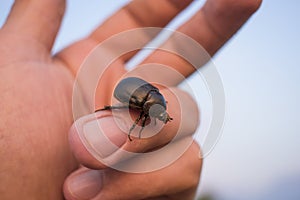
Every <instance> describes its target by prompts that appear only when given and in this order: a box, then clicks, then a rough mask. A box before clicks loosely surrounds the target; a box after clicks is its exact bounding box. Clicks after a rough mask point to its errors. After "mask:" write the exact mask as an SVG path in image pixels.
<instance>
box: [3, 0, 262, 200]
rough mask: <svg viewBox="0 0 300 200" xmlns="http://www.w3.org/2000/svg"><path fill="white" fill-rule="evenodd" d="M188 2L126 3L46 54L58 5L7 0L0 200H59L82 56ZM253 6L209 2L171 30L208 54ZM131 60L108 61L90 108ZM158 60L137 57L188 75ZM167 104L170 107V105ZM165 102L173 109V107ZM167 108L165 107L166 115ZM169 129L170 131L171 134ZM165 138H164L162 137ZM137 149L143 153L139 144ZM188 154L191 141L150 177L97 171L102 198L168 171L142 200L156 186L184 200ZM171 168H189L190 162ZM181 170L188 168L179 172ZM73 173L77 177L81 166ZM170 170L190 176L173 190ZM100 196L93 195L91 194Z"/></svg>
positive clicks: (162, 21)
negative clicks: (110, 69)
mask: <svg viewBox="0 0 300 200" xmlns="http://www.w3.org/2000/svg"><path fill="white" fill-rule="evenodd" d="M188 3H189V1H180V2H179V1H178V2H177V1H164V2H161V3H160V4H159V5H157V4H154V3H153V2H152V1H134V2H132V3H131V4H130V5H129V6H127V7H126V8H125V9H122V10H121V11H119V12H118V13H116V14H115V15H114V16H112V17H111V18H110V19H109V20H107V21H106V22H105V23H104V24H103V25H102V26H100V27H98V28H97V29H96V30H95V31H94V32H93V33H92V34H91V35H90V36H88V37H87V38H85V39H83V40H81V41H79V42H77V43H75V44H73V45H71V46H70V47H68V48H66V49H64V50H62V51H61V52H60V53H59V54H58V55H56V56H54V57H53V56H51V48H52V45H53V42H54V40H55V37H56V33H57V31H58V28H59V25H60V23H61V18H62V16H63V12H64V6H65V2H64V1H63V0H44V1H38V0H33V1H16V2H15V5H14V7H13V9H12V11H11V13H10V15H9V17H8V20H7V22H6V24H5V25H4V26H3V27H2V29H1V31H0V44H1V49H0V51H1V58H0V82H1V83H0V92H1V94H2V98H1V103H0V107H1V112H0V131H1V132H0V146H1V151H0V158H1V161H2V164H1V166H0V172H1V173H0V199H20V198H22V199H41V197H42V198H43V199H62V198H63V197H62V194H61V189H60V188H61V186H62V183H63V182H64V179H65V177H66V176H67V175H68V174H69V173H70V172H71V171H72V170H74V169H75V168H76V167H77V163H76V161H75V160H74V158H73V156H72V154H71V153H70V151H69V147H68V142H67V132H68V129H69V127H70V126H71V124H72V121H73V118H72V109H71V103H72V86H73V81H74V77H75V75H76V73H77V70H78V69H79V66H80V65H81V63H82V61H83V59H84V58H85V57H86V56H87V55H88V54H89V53H90V51H91V50H92V49H93V48H94V47H95V46H96V45H97V44H98V43H100V42H101V41H103V40H105V39H106V38H108V37H110V36H111V35H114V34H116V33H119V32H121V31H124V30H128V29H132V28H137V27H145V26H157V27H164V26H165V25H166V24H167V23H168V22H169V21H170V20H171V19H172V18H173V17H174V16H175V15H176V14H177V13H178V12H180V11H181V10H182V9H183V8H184V7H185V6H186V5H187V4H188ZM259 3H260V2H259V1H250V0H249V1H243V2H236V1H232V0H209V1H208V2H207V3H206V6H205V7H204V8H203V9H202V10H201V11H199V13H198V14H197V15H196V16H195V17H194V18H193V19H192V20H191V21H190V22H188V23H186V24H185V25H184V26H182V27H181V28H180V29H179V31H181V32H183V33H185V34H187V35H188V36H190V37H192V38H194V39H195V40H196V41H198V42H199V43H200V44H201V45H202V46H203V47H204V48H206V49H207V51H208V52H209V53H210V54H211V55H213V54H214V53H215V52H216V51H217V50H218V49H219V48H220V47H221V46H222V45H223V44H224V43H225V42H226V41H227V40H228V39H229V38H230V37H231V36H232V35H233V34H234V33H235V32H236V31H237V30H238V29H239V28H240V26H241V25H242V24H243V23H244V22H245V21H246V20H247V19H248V17H249V16H250V15H251V14H252V13H253V12H254V11H255V10H256V9H257V8H258V6H259ZM147 11H148V13H147ZM149 12H150V13H149ZM152 13H155V14H152ZM120 19H122V21H123V23H122V25H120V23H119V21H120ZM195 24H197V26H195ZM198 27H201V30H199V31H198ZM195 28H196V30H195ZM131 56H132V55H129V54H128V55H127V56H125V57H122V58H120V59H118V60H117V61H116V62H115V66H118V67H116V69H117V70H115V71H114V73H113V74H112V73H111V76H107V77H111V78H110V79H109V80H104V81H107V82H108V83H111V84H110V87H108V92H107V93H106V94H107V96H106V97H105V96H104V97H101V98H103V99H99V102H96V103H97V107H100V106H102V105H104V104H107V101H109V97H108V96H109V95H110V94H111V92H112V90H113V88H112V87H113V85H114V83H116V82H117V80H118V79H119V78H120V77H121V76H122V75H123V74H124V73H125V72H126V71H125V70H124V68H123V64H124V63H125V62H126V61H127V60H128V59H129V58H130V57H131ZM162 58H166V57H165V55H163V52H159V51H157V52H155V53H154V54H152V56H150V57H149V58H148V59H147V60H145V63H147V62H156V63H162V64H165V65H168V66H174V69H177V70H178V71H179V72H181V73H182V74H183V75H185V76H188V75H189V74H190V73H192V72H193V69H191V68H190V67H189V66H188V65H187V64H186V63H185V62H184V61H183V60H181V59H180V58H176V57H174V55H173V56H172V57H171V58H170V57H168V58H170V59H162ZM180 66H186V67H182V68H181V67H180ZM115 72H117V73H115ZM170 96H171V95H170ZM167 97H168V98H169V96H167ZM168 101H169V100H168ZM171 103H173V102H171V101H170V104H171ZM173 105H176V102H174V104H173ZM171 108H172V107H171V105H170V110H171ZM172 123H173V122H172ZM173 124H176V122H174V123H173ZM169 127H170V126H169ZM166 129H167V126H166ZM170 132H171V133H172V134H173V131H170ZM73 133H76V132H73ZM172 134H171V136H172ZM74 135H75V136H76V134H74ZM171 136H170V135H169V138H171ZM162 139H164V138H162ZM165 139H166V140H167V139H168V138H165ZM71 145H72V147H73V149H74V150H75V152H76V150H78V149H80V145H81V143H80V140H79V141H78V140H77V143H76V142H75V141H74V142H73V143H71ZM141 146H142V145H141ZM81 147H82V145H81ZM141 149H145V146H142V147H141ZM8 155H9V156H8ZM76 155H77V157H78V159H79V161H80V162H82V163H84V164H86V165H90V166H94V167H96V168H98V169H100V168H101V167H103V166H101V163H99V161H95V160H92V159H93V157H92V156H91V155H90V154H89V153H87V152H83V153H82V155H81V156H80V155H78V153H77V154H76ZM196 156H198V147H197V145H195V144H194V143H193V145H191V146H190V148H189V149H188V150H187V151H186V152H185V154H184V155H183V156H182V157H181V158H180V159H179V160H177V161H176V162H175V163H174V164H173V165H171V166H169V167H168V168H165V169H163V170H162V171H157V172H153V174H141V175H138V176H136V175H134V174H126V173H122V172H116V171H114V170H111V169H105V170H103V171H100V172H99V173H101V174H106V175H107V177H115V178H116V179H110V182H109V183H108V182H106V183H108V184H107V185H106V186H107V188H110V189H111V191H109V190H108V193H106V194H105V195H108V196H109V198H113V194H114V191H115V188H116V186H115V184H117V183H119V184H123V183H125V182H126V183H131V184H132V185H131V186H132V187H130V188H123V189H124V193H126V194H127V197H126V198H127V199H134V198H135V196H134V195H135V193H136V192H137V190H135V189H137V188H136V187H138V185H137V184H134V183H135V182H134V181H137V182H136V183H141V182H138V179H139V180H147V179H148V178H149V180H153V179H151V178H150V177H152V178H153V177H159V178H160V176H161V175H162V174H164V175H166V176H167V175H168V174H169V176H167V177H165V179H159V181H157V182H156V183H157V184H153V185H151V188H150V187H148V188H146V189H147V190H146V192H149V193H148V196H147V197H155V195H159V196H160V195H161V194H160V193H157V192H155V188H156V189H157V188H159V189H163V187H160V186H162V185H163V186H164V189H166V190H165V192H163V195H164V196H172V194H177V195H175V196H173V197H174V198H175V197H176V198H178V197H180V194H181V195H183V194H184V195H186V197H187V198H186V199H189V198H192V196H193V195H194V192H195V188H196V185H197V182H198V176H194V175H195V174H198V173H199V171H197V170H200V167H199V166H200V165H201V161H200V160H199V159H198V160H197V159H195V157H196ZM86 158H90V160H89V159H86ZM176 163H190V165H182V164H176ZM99 164H100V165H99ZM172 167H173V168H172ZM189 168H192V170H187V169H189ZM193 169H197V170H193ZM80 170H81V172H82V170H88V169H80ZM164 170H166V171H164ZM177 170H180V171H183V172H185V173H186V174H187V175H190V176H191V177H192V179H186V181H187V182H183V183H180V184H179V185H176V184H178V183H179V182H178V181H177V180H176V179H172V178H174V177H170V176H172V173H173V172H174V171H177ZM76 173H77V174H78V173H79V172H75V173H74V174H72V175H71V176H70V178H69V179H68V180H67V182H66V184H65V186H66V187H65V188H66V190H65V194H66V196H68V198H72V197H71V196H72V195H71V194H76V188H74V187H73V188H72V189H73V191H70V190H68V189H71V187H68V184H69V183H70V181H69V180H71V177H73V178H74V177H75V176H76ZM95 173H98V172H95ZM148 175H149V176H148ZM187 177H189V176H187ZM195 177H197V178H196V179H195ZM119 178H120V179H119ZM132 181H133V182H132ZM160 181H161V182H160ZM170 181H174V185H173V184H170ZM96 182H97V181H96ZM97 183H98V184H99V182H97ZM158 183H159V184H158ZM172 183H173V182H172ZM110 185H112V186H111V187H110ZM117 185H118V184H117ZM108 186H109V187H108ZM77 189H78V188H77ZM88 189H89V188H86V189H85V191H86V192H87V193H88V194H89V195H94V194H92V192H93V191H91V193H89V190H88ZM126 189H128V191H126ZM129 189H131V190H129ZM144 189H145V188H144ZM168 189H169V190H168ZM16 191H17V192H16ZM156 191H157V190H156ZM160 191H161V190H160ZM97 192H98V191H97ZM141 192H144V191H143V190H141ZM100 194H101V192H100V193H99V194H98V195H100ZM102 195H103V194H102ZM124 198H125V197H124ZM107 199H108V198H107Z"/></svg>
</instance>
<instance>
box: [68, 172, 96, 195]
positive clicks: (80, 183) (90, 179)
mask: <svg viewBox="0 0 300 200" xmlns="http://www.w3.org/2000/svg"><path fill="white" fill-rule="evenodd" d="M101 188H102V179H101V174H100V171H97V170H87V171H84V172H81V173H79V174H75V175H73V176H71V177H70V180H69V185H68V189H69V192H70V193H71V195H72V196H74V197H75V198H78V199H91V198H93V197H95V196H96V195H97V194H98V193H99V192H100V190H101Z"/></svg>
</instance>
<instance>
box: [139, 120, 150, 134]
mask: <svg viewBox="0 0 300 200" xmlns="http://www.w3.org/2000/svg"><path fill="white" fill-rule="evenodd" d="M148 117H149V115H144V119H143V121H142V128H141V130H140V132H139V138H141V136H142V131H143V129H144V128H145V124H146V121H147V119H148Z"/></svg>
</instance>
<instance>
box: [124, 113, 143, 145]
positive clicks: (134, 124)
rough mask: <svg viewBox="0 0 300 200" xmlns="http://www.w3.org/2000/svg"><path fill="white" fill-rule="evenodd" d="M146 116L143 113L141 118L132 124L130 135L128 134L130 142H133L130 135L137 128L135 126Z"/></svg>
mask: <svg viewBox="0 0 300 200" xmlns="http://www.w3.org/2000/svg"><path fill="white" fill-rule="evenodd" d="M143 116H144V112H143V111H142V112H141V114H140V116H139V117H138V118H136V120H135V122H134V123H133V124H132V126H131V128H130V130H129V133H128V139H129V140H130V141H132V139H131V137H130V134H131V132H132V131H133V129H134V128H135V126H136V125H137V124H138V123H139V121H140V120H141V119H142V117H143Z"/></svg>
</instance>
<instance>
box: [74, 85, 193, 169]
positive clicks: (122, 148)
mask: <svg viewBox="0 0 300 200" xmlns="http://www.w3.org/2000/svg"><path fill="white" fill-rule="evenodd" d="M161 93H162V94H163V96H164V97H165V99H166V100H167V101H168V105H167V107H168V108H167V112H168V113H169V115H170V116H171V117H172V118H173V120H172V121H171V122H168V123H167V124H164V123H163V122H161V121H159V120H156V124H155V121H154V120H153V119H152V120H151V123H150V124H148V125H147V126H146V127H145V128H144V129H143V131H142V132H141V138H139V131H140V130H141V127H140V126H136V128H134V129H133V131H132V133H131V138H132V141H130V140H129V139H128V133H129V129H130V128H131V127H132V125H133V123H134V121H135V119H136V118H137V117H138V115H139V113H136V115H134V116H132V117H131V116H130V113H128V111H127V110H121V111H118V110H113V112H111V111H99V112H97V113H96V114H91V115H87V116H85V117H83V118H80V119H78V120H77V121H76V122H75V123H74V124H73V126H72V128H71V130H70V145H71V148H72V150H73V152H74V155H75V156H76V158H77V160H78V161H79V162H80V163H82V164H83V165H85V166H87V167H90V168H95V169H101V168H106V166H111V165H114V164H116V163H119V162H120V161H123V160H126V159H130V158H131V157H132V156H136V154H135V153H142V152H146V151H150V150H153V149H155V148H159V147H161V146H164V145H165V144H167V143H170V141H176V140H178V139H180V138H182V137H186V136H188V135H192V134H193V133H194V132H195V130H196V128H197V126H198V122H199V116H198V112H197V110H198V109H197V105H196V103H195V102H194V100H193V99H192V98H191V97H190V95H188V94H187V93H185V92H183V91H180V90H178V89H175V88H174V89H171V90H167V89H163V90H161ZM150 112H151V108H150ZM186 142H187V143H184V144H185V145H189V144H188V142H191V141H186ZM185 147H186V146H184V145H183V146H182V148H181V149H180V148H178V153H180V151H184V149H185ZM176 155H177V154H174V156H176ZM170 159H171V158H170ZM154 167H159V166H154ZM150 170H151V169H150Z"/></svg>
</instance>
